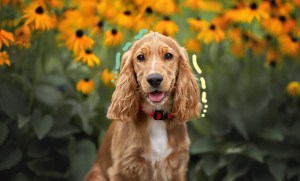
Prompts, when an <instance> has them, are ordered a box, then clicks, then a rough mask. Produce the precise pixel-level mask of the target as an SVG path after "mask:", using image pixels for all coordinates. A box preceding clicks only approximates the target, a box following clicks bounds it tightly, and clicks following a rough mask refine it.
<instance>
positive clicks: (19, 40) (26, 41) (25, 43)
mask: <svg viewBox="0 0 300 181" xmlns="http://www.w3.org/2000/svg"><path fill="white" fill-rule="evenodd" d="M30 37H31V32H30V29H29V27H28V26H21V27H19V28H17V29H16V30H15V44H16V45H20V46H22V47H25V48H28V47H29V46H30Z"/></svg>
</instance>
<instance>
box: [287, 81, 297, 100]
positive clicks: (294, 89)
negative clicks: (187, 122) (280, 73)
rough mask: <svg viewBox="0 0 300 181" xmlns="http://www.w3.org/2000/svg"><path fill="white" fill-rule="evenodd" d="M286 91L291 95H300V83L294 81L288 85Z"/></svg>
mask: <svg viewBox="0 0 300 181" xmlns="http://www.w3.org/2000/svg"><path fill="white" fill-rule="evenodd" d="M286 92H287V94H288V95H290V96H294V97H295V96H300V83H299V82H298V81H292V82H290V83H289V84H288V85H287V88H286Z"/></svg>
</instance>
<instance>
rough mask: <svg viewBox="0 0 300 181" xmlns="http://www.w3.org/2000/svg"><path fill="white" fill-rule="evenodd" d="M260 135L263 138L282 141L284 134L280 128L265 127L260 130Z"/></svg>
mask: <svg viewBox="0 0 300 181" xmlns="http://www.w3.org/2000/svg"><path fill="white" fill-rule="evenodd" d="M260 136H261V137H262V138H264V139H267V140H272V141H283V140H284V136H283V135H282V133H281V132H280V130H279V129H276V128H269V129H266V130H264V131H262V133H261V134H260Z"/></svg>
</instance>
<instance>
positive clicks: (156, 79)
mask: <svg viewBox="0 0 300 181" xmlns="http://www.w3.org/2000/svg"><path fill="white" fill-rule="evenodd" d="M163 80H164V78H163V76H161V75H160V74H150V75H148V76H147V82H148V83H149V84H150V85H151V86H152V87H158V86H159V85H160V84H161V82H162V81H163Z"/></svg>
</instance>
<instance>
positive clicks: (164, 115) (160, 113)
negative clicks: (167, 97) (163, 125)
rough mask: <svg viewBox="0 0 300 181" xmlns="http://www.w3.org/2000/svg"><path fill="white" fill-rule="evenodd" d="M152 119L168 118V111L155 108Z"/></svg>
mask: <svg viewBox="0 0 300 181" xmlns="http://www.w3.org/2000/svg"><path fill="white" fill-rule="evenodd" d="M153 119H155V120H165V119H168V113H167V112H164V111H162V110H155V112H154V114H153Z"/></svg>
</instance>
